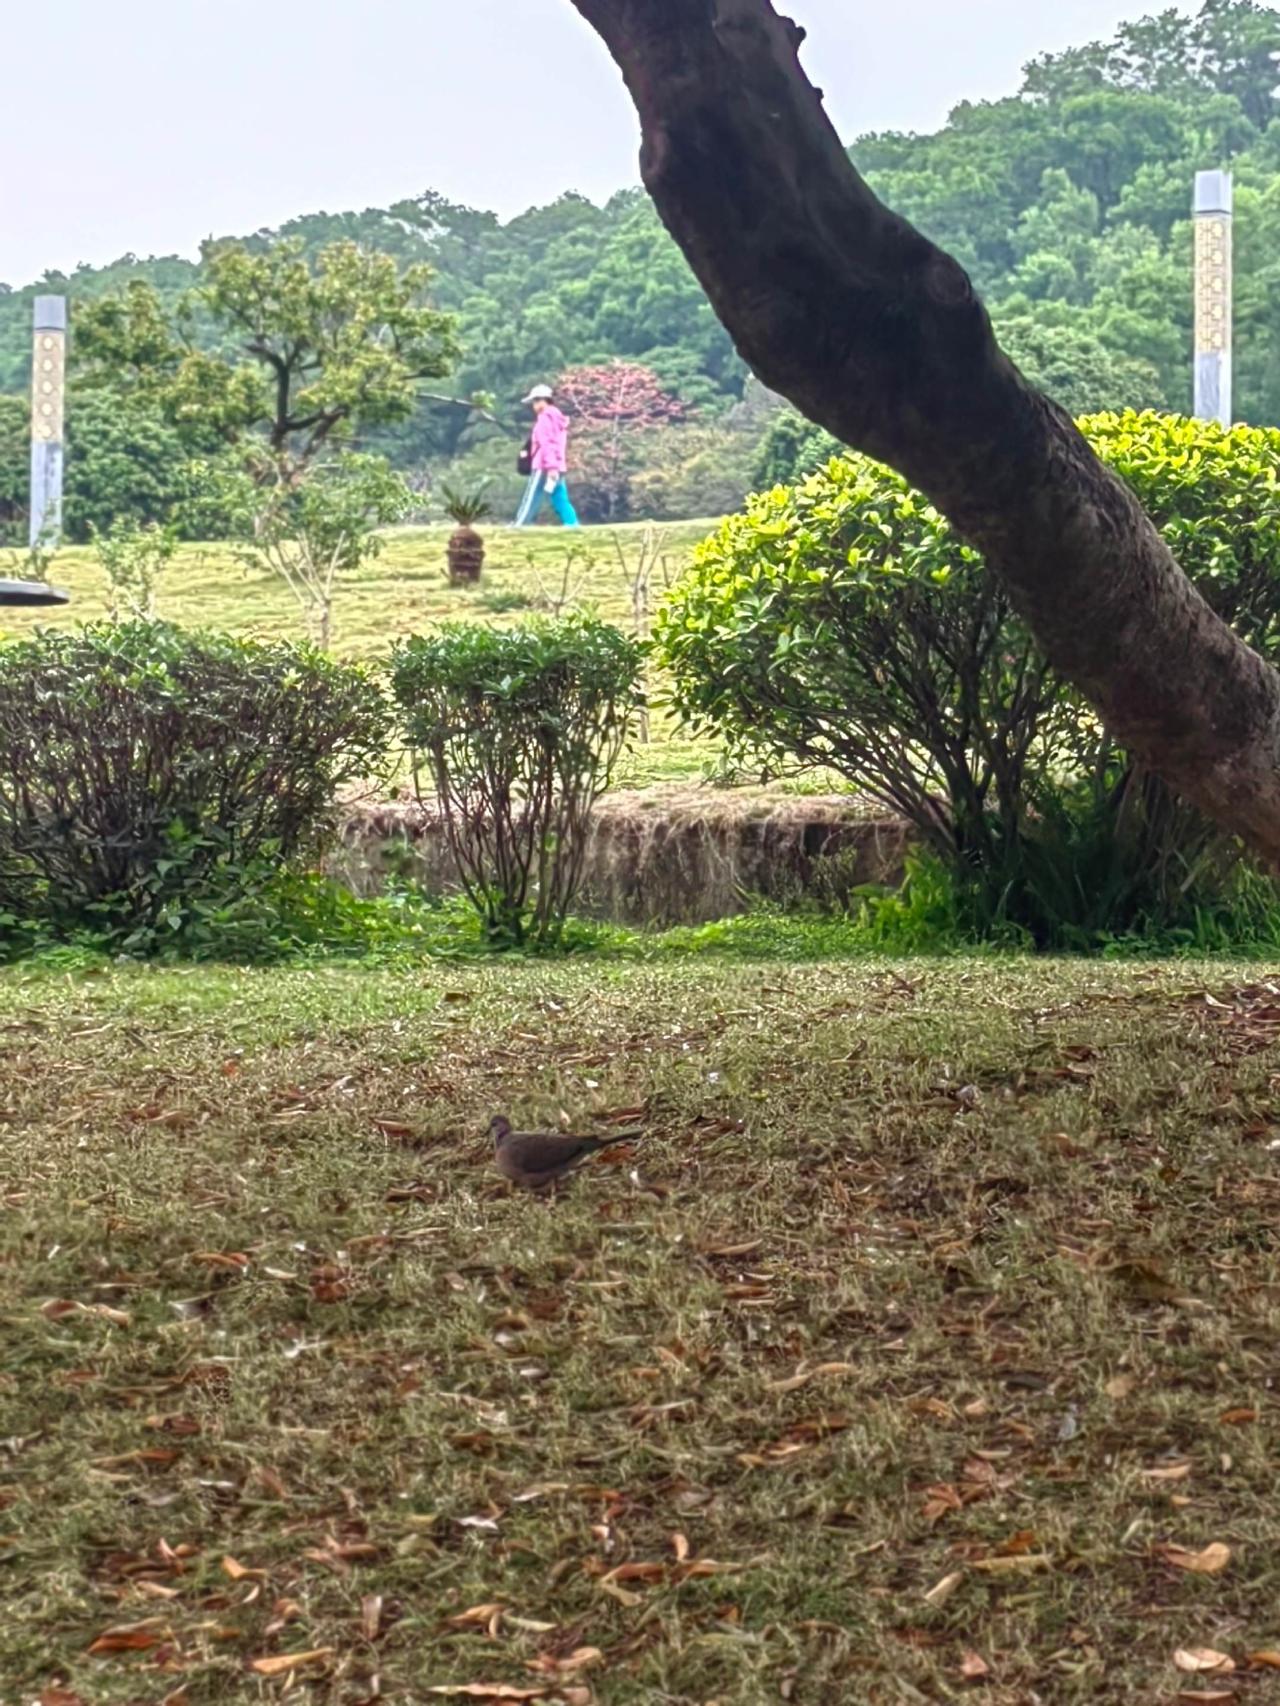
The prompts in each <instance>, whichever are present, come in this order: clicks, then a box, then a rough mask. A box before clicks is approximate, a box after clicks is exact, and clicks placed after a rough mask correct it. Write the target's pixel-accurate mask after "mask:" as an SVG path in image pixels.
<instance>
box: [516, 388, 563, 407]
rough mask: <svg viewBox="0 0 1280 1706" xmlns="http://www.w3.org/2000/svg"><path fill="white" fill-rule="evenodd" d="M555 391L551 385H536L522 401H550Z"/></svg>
mask: <svg viewBox="0 0 1280 1706" xmlns="http://www.w3.org/2000/svg"><path fill="white" fill-rule="evenodd" d="M554 396H555V392H554V391H553V390H552V389H551V387H550V386H549V385H535V386H534V388H533V390H532V391H530V393H529V395H528V396H527V397H522V398H521V399H520V401H521V402H522V403H549V402H550V401H551V399H552V398H553V397H554Z"/></svg>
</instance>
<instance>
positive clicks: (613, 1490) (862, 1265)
mask: <svg viewBox="0 0 1280 1706" xmlns="http://www.w3.org/2000/svg"><path fill="white" fill-rule="evenodd" d="M1243 976H1244V974H1241V977H1243ZM447 977H448V982H447V983H446V984H444V985H443V986H441V985H440V984H439V983H437V982H436V981H435V974H432V973H427V974H424V973H423V972H422V971H421V970H417V971H413V972H405V973H396V972H370V971H361V970H358V969H353V970H346V971H343V970H314V971H303V970H297V971H288V972H269V973H241V972H236V971H232V970H226V971H213V970H209V969H204V968H202V969H200V970H199V971H192V972H190V973H181V972H162V971H152V972H148V971H145V970H137V969H123V968H122V969H120V970H116V971H111V972H109V973H107V974H105V975H103V976H101V977H99V978H96V979H91V978H72V977H66V978H63V977H58V976H55V975H53V974H51V973H48V972H41V971H30V970H29V971H26V972H23V971H11V972H8V973H5V974H4V975H3V978H2V979H0V1083H2V1084H3V1089H2V1090H0V1121H3V1124H4V1131H5V1137H4V1144H5V1149H4V1153H5V1158H6V1168H5V1172H6V1175H7V1179H6V1183H5V1186H4V1198H3V1201H4V1208H5V1213H4V1218H3V1220H0V1227H2V1228H3V1234H2V1235H3V1240H4V1242H3V1250H2V1251H0V1287H2V1288H3V1293H4V1295H3V1298H2V1300H0V1331H3V1334H4V1337H5V1351H4V1359H3V1374H2V1375H0V1382H2V1384H0V1392H2V1394H3V1400H4V1402H3V1413H4V1415H5V1426H4V1429H3V1432H4V1433H5V1435H7V1436H11V1438H10V1439H9V1440H8V1441H7V1452H6V1454H4V1455H0V1577H3V1578H4V1582H3V1588H4V1592H5V1595H6V1598H7V1600H8V1606H7V1615H6V1616H5V1618H4V1619H3V1620H2V1621H3V1628H2V1630H0V1699H3V1700H4V1701H6V1702H8V1701H11V1700H12V1701H15V1702H16V1701H18V1700H22V1701H26V1700H29V1699H32V1698H34V1697H35V1696H36V1695H38V1693H39V1691H40V1688H41V1687H42V1686H45V1685H48V1684H51V1683H53V1682H54V1681H55V1680H58V1679H61V1680H63V1681H64V1682H65V1683H67V1685H68V1686H70V1687H72V1688H74V1689H75V1690H76V1691H77V1694H78V1696H79V1697H80V1698H82V1699H83V1700H85V1701H87V1702H92V1703H94V1706H124V1703H125V1702H133V1701H146V1702H149V1703H151V1702H157V1703H158V1702H159V1701H160V1700H161V1699H162V1698H166V1697H168V1698H173V1699H175V1700H177V1699H180V1700H182V1701H183V1702H186V1703H189V1706H204V1703H208V1706H213V1703H214V1702H217V1703H218V1706H230V1703H234V1702H240V1701H245V1702H248V1701H253V1700H261V1699H263V1698H271V1699H275V1698H279V1699H283V1698H285V1696H286V1695H288V1697H289V1698H292V1699H298V1700H302V1699H307V1700H318V1701H326V1702H335V1703H336V1702H344V1703H354V1702H357V1701H365V1700H368V1699H370V1698H372V1697H373V1696H374V1694H375V1687H374V1681H373V1679H374V1678H375V1677H377V1678H379V1679H380V1684H379V1686H380V1689H381V1694H380V1696H379V1697H380V1698H384V1699H388V1700H393V1701H411V1700H422V1699H426V1698H427V1690H428V1688H429V1687H432V1686H436V1685H440V1686H443V1685H446V1684H453V1683H456V1684H463V1683H470V1682H477V1681H483V1682H498V1681H502V1682H506V1683H508V1684H513V1685H516V1686H518V1687H522V1688H531V1689H539V1688H545V1690H546V1697H548V1698H551V1697H555V1698H560V1699H564V1700H567V1701H570V1702H572V1703H573V1706H584V1703H585V1702H586V1701H588V1700H591V1699H594V1700H597V1701H599V1702H602V1703H608V1706H632V1703H640V1702H644V1703H654V1702H659V1701H663V1702H708V1701H711V1700H717V1701H721V1702H725V1703H728V1702H732V1703H733V1706H754V1703H756V1702H760V1703H763V1702H766V1701H768V1702H775V1701H777V1700H779V1699H780V1698H781V1699H790V1700H795V1701H800V1702H807V1703H811V1706H819V1703H820V1706H828V1703H832V1702H836V1701H846V1700H847V1701H854V1700H856V1701H859V1702H869V1703H872V1706H875V1703H878V1702H909V1701H921V1700H925V1701H939V1702H940V1701H949V1700H953V1699H957V1698H959V1697H960V1696H961V1694H962V1693H963V1692H964V1691H965V1688H966V1684H965V1680H964V1675H965V1672H964V1667H965V1666H966V1664H967V1665H968V1666H969V1669H970V1670H971V1671H972V1670H973V1669H974V1668H975V1667H976V1666H978V1665H985V1666H987V1667H989V1680H988V1682H987V1684H986V1686H985V1687H984V1688H983V1689H982V1690H981V1698H982V1699H983V1700H984V1701H985V1702H987V1703H988V1706H1014V1703H1019V1706H1021V1703H1029V1702H1032V1701H1045V1702H1049V1701H1051V1702H1053V1703H1054V1706H1071V1703H1075V1702H1085V1701H1088V1702H1090V1703H1096V1702H1114V1703H1116V1706H1121V1703H1123V1706H1134V1703H1136V1702H1138V1701H1143V1702H1146V1701H1165V1700H1169V1701H1172V1700H1175V1699H1177V1698H1180V1695H1179V1690H1180V1688H1181V1689H1186V1688H1188V1687H1191V1688H1199V1687H1200V1684H1199V1683H1198V1682H1197V1679H1195V1678H1193V1677H1189V1676H1186V1675H1182V1674H1180V1673H1179V1671H1178V1670H1177V1669H1175V1667H1174V1663H1173V1654H1174V1652H1175V1651H1176V1650H1177V1649H1180V1648H1197V1647H1205V1648H1213V1649H1218V1650H1220V1651H1221V1652H1223V1653H1225V1654H1229V1655H1230V1656H1231V1657H1232V1658H1233V1659H1234V1660H1235V1661H1236V1662H1237V1663H1239V1664H1241V1665H1242V1666H1243V1664H1244V1662H1245V1658H1246V1655H1247V1654H1248V1653H1250V1652H1252V1651H1257V1650H1261V1649H1275V1648H1280V1595H1278V1594H1277V1577H1278V1575H1280V1566H1278V1564H1277V1556H1278V1555H1277V1550H1276V1529H1277V1523H1276V1516H1275V1502H1274V1492H1275V1440H1276V1422H1277V1414H1278V1412H1277V1409H1276V1400H1275V1396H1274V1392H1273V1390H1272V1377H1273V1375H1274V1368H1275V1346H1276V1342H1277V1336H1276V1335H1277V1327H1278V1326H1280V1319H1278V1314H1280V1271H1278V1265H1277V1257H1276V1245H1275V1224H1276V1212H1277V1206H1278V1204H1280V1186H1278V1185H1277V1182H1276V1170H1275V1164H1274V1163H1275V1158H1274V1155H1273V1154H1272V1153H1271V1149H1272V1147H1273V1145H1274V1141H1275V1139H1274V1132H1275V1129H1276V1128H1275V1127H1274V1126H1273V1124H1272V1121H1273V1119H1274V1118H1275V1077H1274V1073H1275V1060H1274V1055H1273V1054H1270V1053H1267V1052H1265V1051H1263V1050H1258V1051H1257V1052H1253V1049H1254V1045H1255V1044H1256V1043H1257V1042H1258V1041H1260V1040H1264V1039H1263V1038H1260V1037H1259V1036H1257V1035H1255V1033H1254V1031H1251V1030H1250V1029H1249V1027H1248V1025H1247V1024H1244V1023H1236V1022H1231V1023H1210V1022H1206V1020H1207V1019H1208V1018H1211V1017H1212V1011H1213V1010H1210V1013H1209V1014H1208V1015H1207V1014H1206V1012H1205V1010H1204V1009H1203V1007H1202V1008H1200V1009H1196V1008H1195V1007H1193V1006H1192V1005H1189V1004H1188V1002H1187V1001H1186V1000H1185V996H1186V994H1187V993H1188V991H1193V990H1194V989H1195V983H1194V981H1192V980H1193V979H1194V974H1193V973H1191V972H1189V971H1187V970H1186V969H1185V968H1181V969H1179V968H1167V969H1161V970H1157V971H1151V970H1146V969H1143V968H1140V967H1121V968H1117V967H1111V966H1106V965H1071V966H1063V965H1058V964H1051V963H1043V962H1041V963H1037V964H1034V965H1032V964H1023V963H1018V962H1010V963H1002V964H1001V965H999V966H998V967H995V966H992V965H989V964H981V965H972V964H964V963H958V962H957V963H953V964H946V965H942V966H923V965H922V966H919V967H915V966H912V967H909V968H907V970H906V972H905V973H904V971H903V970H902V969H901V968H900V969H899V970H896V971H895V970H893V969H891V968H889V967H887V966H876V965H867V964H863V965H856V964H853V965H851V964H848V963H846V964H829V965H814V966H808V967H798V966H791V967H786V966H784V967H778V966H770V967H768V968H760V969H752V968H744V967H743V966H742V965H740V964H739V965H735V966H732V967H730V966H727V965H723V964H722V965H715V964H711V965H708V964H705V963H702V964H698V965H693V966H690V965H685V966H681V967H676V968H670V969H666V968H654V967H649V966H635V965H625V966H616V967H609V968H603V969H602V968H601V967H600V966H598V965H597V966H594V967H592V966H590V965H586V964H578V965H575V964H567V965H566V964H560V965H557V966H554V967H553V966H547V967H538V966H526V965H513V966H496V967H493V968H471V967H460V968H457V969H454V970H451V971H450V972H449V973H448V974H447ZM1213 977H1214V982H1215V985H1218V984H1220V983H1225V982H1229V981H1231V974H1230V973H1229V972H1226V971H1221V970H1218V971H1215V972H1214V974H1213ZM1218 1017H1219V1018H1220V1019H1223V1020H1228V1019H1230V1020H1232V1021H1234V1020H1235V1019H1236V1017H1237V1015H1235V1014H1234V1013H1232V1012H1221V1011H1220V1012H1219V1013H1218ZM1259 1024H1263V1025H1265V1014H1264V1016H1263V1020H1262V1021H1256V1020H1255V1030H1256V1029H1257V1028H1258V1025H1259ZM499 1107H502V1108H506V1109H509V1110H510V1111H512V1112H513V1113H515V1114H517V1115H518V1116H520V1117H522V1118H525V1119H529V1120H535V1119H536V1120H543V1121H555V1120H557V1119H558V1118H559V1117H560V1114H561V1111H562V1110H563V1111H564V1112H565V1113H566V1114H567V1115H569V1116H571V1117H572V1118H573V1119H574V1120H575V1121H577V1120H582V1119H584V1118H585V1117H586V1116H588V1115H589V1114H593V1113H603V1112H612V1113H615V1114H616V1115H617V1117H618V1118H619V1119H620V1120H622V1119H625V1120H627V1121H630V1120H631V1119H633V1118H635V1117H636V1116H635V1114H634V1113H633V1112H629V1110H636V1109H638V1108H646V1109H647V1114H646V1115H645V1116H644V1118H645V1123H646V1124H647V1127H648V1133H649V1135H648V1139H647V1141H646V1143H645V1144H644V1146H643V1148H642V1149H641V1151H640V1152H639V1154H638V1157H637V1158H636V1160H635V1161H633V1162H627V1163H626V1165H624V1166H613V1167H600V1168H597V1169H595V1170H593V1171H592V1172H590V1173H589V1174H588V1175H586V1176H584V1177H582V1178H580V1179H579V1180H577V1181H576V1182H575V1184H574V1186H573V1188H572V1189H571V1191H570V1192H569V1193H568V1194H567V1195H566V1196H564V1197H563V1198H562V1199H561V1200H560V1201H558V1202H556V1203H554V1204H544V1203H540V1202H536V1201H530V1200H528V1199H525V1198H519V1199H517V1198H513V1197H510V1196H508V1195H506V1194H505V1187H503V1186H502V1185H501V1182H500V1181H498V1180H497V1179H496V1178H495V1177H494V1176H493V1175H492V1174H491V1173H490V1172H489V1171H488V1169H487V1167H486V1165H485V1155H484V1151H483V1144H482V1140H481V1138H480V1135H479V1134H480V1132H481V1130H482V1128H483V1125H484V1122H485V1120H486V1119H487V1118H488V1116H489V1114H490V1113H492V1112H493V1111H494V1110H495V1109H496V1108H499ZM633 1165H638V1167H639V1169H640V1175H641V1177H642V1178H643V1180H644V1181H646V1182H648V1183H649V1184H650V1185H651V1186H652V1189H651V1190H642V1189H639V1188H637V1185H636V1183H635V1182H633V1180H632V1178H631V1176H630V1173H629V1168H630V1167H631V1166H633ZM51 1299H62V1300H66V1302H67V1303H74V1304H75V1305H77V1306H83V1307H77V1308H75V1309H74V1310H73V1309H69V1308H60V1307H55V1308H53V1309H51V1310H45V1311H42V1307H41V1306H42V1305H44V1304H46V1303H47V1302H48V1301H49V1300H51ZM103 1308H105V1309H109V1310H111V1311H120V1312H123V1313H122V1314H121V1315H113V1314H105V1313H101V1312H100V1311H101V1310H102V1309H103ZM125 1317H127V1320H126V1319H125ZM1233 1411H1234V1412H1236V1415H1235V1416H1234V1419H1228V1420H1224V1419H1223V1417H1224V1414H1227V1413H1230V1412H1233ZM1211 1544H1221V1545H1224V1546H1226V1547H1229V1548H1230V1551H1231V1557H1230V1561H1229V1563H1228V1565H1227V1567H1226V1569H1225V1570H1224V1571H1223V1572H1222V1573H1220V1574H1216V1575H1202V1574H1196V1573H1194V1572H1190V1571H1187V1570H1185V1569H1179V1568H1177V1567H1175V1566H1173V1565H1172V1564H1170V1562H1168V1559H1167V1556H1166V1555H1165V1554H1162V1553H1161V1551H1160V1548H1161V1547H1163V1546H1166V1545H1178V1546H1182V1547H1184V1548H1186V1549H1188V1550H1189V1551H1190V1552H1193V1553H1196V1552H1199V1551H1200V1550H1201V1549H1203V1548H1205V1547H1207V1546H1209V1545H1211ZM225 1560H233V1562H230V1563H229V1562H225ZM619 1566H621V1567H622V1568H621V1570H620V1572H619V1573H618V1574H616V1575H611V1574H610V1573H611V1572H614V1571H618V1570H619ZM242 1569H243V1570H244V1571H247V1572H250V1573H248V1574H241V1573H240V1572H241V1570H242ZM259 1572H260V1573H259ZM931 1590H933V1591H932V1596H931ZM476 1607H482V1608H483V1609H482V1610H475V1609H474V1608H476ZM118 1626H129V1633H127V1634H126V1635H124V1636H115V1637H109V1638H108V1639H107V1641H106V1643H105V1646H104V1647H103V1649H102V1650H101V1651H100V1652H99V1653H98V1654H97V1655H96V1656H89V1655H88V1653H87V1649H88V1647H89V1645H90V1643H91V1642H92V1641H93V1640H94V1639H95V1637H101V1636H102V1635H103V1632H104V1631H106V1630H108V1629H112V1628H115V1627H118ZM128 1641H132V1642H134V1643H136V1645H135V1646H134V1647H132V1648H129V1647H126V1646H124V1645H123V1643H125V1642H128ZM113 1643H114V1644H115V1647H116V1648H118V1649H119V1650H112V1649H113ZM582 1649H587V1652H586V1654H585V1656H584V1655H583V1654H582V1651H581V1650H582ZM315 1650H319V1651H320V1653H321V1656H320V1657H319V1658H318V1659H316V1660H314V1661H313V1662H311V1663H310V1664H308V1665H307V1667H306V1668H305V1670H304V1671H303V1672H302V1673H301V1675H303V1676H305V1677H307V1678H310V1679H312V1680H313V1683H314V1686H313V1687H310V1688H308V1687H298V1688H297V1689H296V1690H294V1691H292V1692H291V1691H290V1690H289V1688H288V1686H287V1680H286V1681H280V1680H275V1681H272V1680H269V1679H268V1680H263V1679H262V1678H261V1677H259V1676H257V1675H255V1674H253V1673H251V1672H250V1671H249V1670H248V1669H247V1668H246V1666H247V1664H248V1662H249V1661H251V1660H253V1659H259V1660H262V1659H272V1658H279V1657H281V1656H282V1655H286V1654H288V1653H291V1652H295V1653H301V1652H309V1651H315ZM974 1654H976V1655H977V1658H976V1659H974V1658H973V1657H971V1656H970V1657H967V1656H966V1655H974ZM574 1655H576V1657H575V1656H574ZM593 1655H594V1656H593ZM283 1662H285V1661H283V1660H282V1663H283ZM285 1668H286V1669H287V1663H286V1665H285ZM1268 1676H1269V1673H1267V1672H1264V1671H1258V1672H1257V1673H1256V1674H1255V1673H1250V1674H1249V1675H1247V1676H1243V1675H1242V1676H1239V1677H1237V1679H1236V1681H1237V1683H1238V1684H1239V1687H1240V1691H1241V1697H1242V1698H1245V1699H1248V1700H1250V1701H1264V1700H1273V1699H1275V1698H1276V1692H1275V1688H1274V1685H1273V1683H1272V1682H1271V1681H1269V1680H1268ZM1204 1686H1205V1687H1211V1686H1212V1685H1207V1684H1206V1685H1204ZM575 1690H577V1691H578V1692H574V1691H575ZM178 1691H180V1692H178ZM1202 1691H1203V1690H1202ZM1211 1697H1214V1698H1220V1697H1221V1696H1220V1695H1213V1696H1211ZM53 1698H57V1699H61V1698H62V1697H61V1696H54V1697H53Z"/></svg>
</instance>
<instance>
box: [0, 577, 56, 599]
mask: <svg viewBox="0 0 1280 1706" xmlns="http://www.w3.org/2000/svg"><path fill="white" fill-rule="evenodd" d="M70 598H71V594H70V593H69V592H63V590H62V588H61V587H58V586H45V584H44V583H43V581H0V604H66V603H67V602H68V601H69V600H70Z"/></svg>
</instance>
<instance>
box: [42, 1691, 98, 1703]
mask: <svg viewBox="0 0 1280 1706" xmlns="http://www.w3.org/2000/svg"><path fill="white" fill-rule="evenodd" d="M39 1706H89V1703H88V1701H87V1700H86V1699H85V1697H84V1695H83V1694H76V1693H75V1692H74V1690H72V1689H70V1688H56V1687H50V1688H45V1689H42V1690H41V1692H40V1701H39Z"/></svg>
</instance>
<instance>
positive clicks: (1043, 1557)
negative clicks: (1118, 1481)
mask: <svg viewBox="0 0 1280 1706" xmlns="http://www.w3.org/2000/svg"><path fill="white" fill-rule="evenodd" d="M1052 1563H1053V1559H1052V1558H1051V1557H1050V1556H1049V1554H1048V1553H1047V1552H1024V1553H1023V1554H1022V1555H1021V1556H1018V1555H1017V1554H1015V1555H1014V1556H1013V1557H1010V1558H974V1559H973V1561H972V1566H971V1567H972V1568H973V1569H975V1570H985V1571H986V1572H987V1573H988V1575H993V1576H999V1575H1012V1574H1014V1573H1015V1572H1019V1571H1021V1572H1023V1573H1024V1574H1025V1573H1030V1572H1031V1571H1032V1570H1047V1569H1049V1567H1050V1566H1051V1565H1052Z"/></svg>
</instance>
